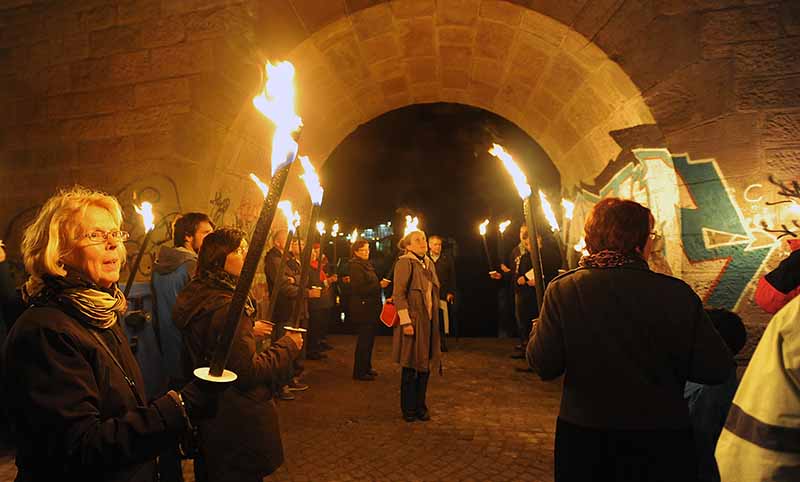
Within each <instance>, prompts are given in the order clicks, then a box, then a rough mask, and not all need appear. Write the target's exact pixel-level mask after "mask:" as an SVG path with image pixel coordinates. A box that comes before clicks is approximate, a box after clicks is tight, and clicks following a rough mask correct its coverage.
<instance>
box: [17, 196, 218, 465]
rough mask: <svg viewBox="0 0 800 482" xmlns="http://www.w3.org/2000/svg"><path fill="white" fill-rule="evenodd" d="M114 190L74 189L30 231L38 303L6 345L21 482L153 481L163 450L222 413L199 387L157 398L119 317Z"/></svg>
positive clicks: (52, 203)
mask: <svg viewBox="0 0 800 482" xmlns="http://www.w3.org/2000/svg"><path fill="white" fill-rule="evenodd" d="M121 225H122V210H121V209H120V205H119V203H118V202H117V200H116V199H115V198H113V197H111V196H109V195H107V194H104V193H101V192H97V191H92V190H89V189H85V188H81V187H75V188H72V189H69V190H65V191H61V192H59V193H58V194H56V195H55V196H53V197H52V198H50V199H49V200H48V201H47V202H46V203H45V204H44V206H43V207H42V209H41V210H40V211H39V214H38V216H37V217H36V220H35V221H34V222H33V224H31V225H30V226H29V227H28V228H27V229H26V231H25V234H24V237H23V241H22V255H23V259H24V261H25V268H26V270H27V272H28V273H29V274H30V278H29V279H28V281H27V283H26V284H25V287H24V295H25V298H26V301H27V303H28V304H29V308H28V309H27V310H26V311H25V312H24V313H23V314H22V316H21V317H20V318H19V319H18V320H17V322H16V323H15V324H14V327H13V328H12V329H11V332H10V333H9V335H8V340H7V343H6V346H5V352H4V360H3V361H4V363H3V366H4V369H5V371H4V384H5V396H6V398H7V405H8V406H9V407H10V408H9V410H10V419H11V424H12V427H13V430H14V432H15V439H16V440H17V453H16V464H17V469H18V475H17V480H18V481H52V480H57V479H61V478H63V477H65V476H66V477H68V478H71V479H73V480H81V481H101V480H102V481H122V480H124V481H152V480H155V477H156V475H157V474H156V471H157V467H156V457H157V455H158V454H159V453H160V452H161V451H163V450H164V449H165V447H167V446H170V445H174V444H175V443H177V441H178V440H179V439H180V438H182V437H184V436H185V435H186V434H187V433H188V429H189V428H190V427H191V423H190V419H198V418H203V417H206V416H210V415H212V414H213V411H214V407H215V406H216V398H217V394H216V393H214V391H212V390H203V389H202V387H201V386H199V385H197V384H196V383H197V382H193V383H190V384H189V385H187V386H186V387H185V388H184V389H183V390H181V392H180V393H179V392H176V391H170V392H169V393H167V394H166V395H164V396H162V397H160V398H158V399H156V400H153V401H148V400H146V398H145V392H144V383H143V381H142V374H141V372H140V370H139V366H138V364H137V363H136V359H135V358H134V356H133V353H132V352H131V349H130V347H129V346H128V341H127V338H126V337H125V333H124V332H123V330H122V327H121V326H120V318H121V317H122V315H123V313H124V312H125V309H126V301H125V297H124V296H123V295H122V292H121V291H120V290H119V288H118V287H117V281H118V280H119V275H120V269H121V267H122V265H123V263H124V261H125V245H124V244H123V243H124V241H125V240H126V239H128V233H126V232H125V231H122V230H121Z"/></svg>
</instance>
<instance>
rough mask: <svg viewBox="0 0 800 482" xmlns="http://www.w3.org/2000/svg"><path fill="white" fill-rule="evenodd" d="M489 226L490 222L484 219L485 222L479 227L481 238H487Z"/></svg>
mask: <svg viewBox="0 0 800 482" xmlns="http://www.w3.org/2000/svg"><path fill="white" fill-rule="evenodd" d="M488 225H489V220H488V219H484V220H483V222H482V223H481V224H480V226H478V231H479V232H480V233H481V236H486V226H488Z"/></svg>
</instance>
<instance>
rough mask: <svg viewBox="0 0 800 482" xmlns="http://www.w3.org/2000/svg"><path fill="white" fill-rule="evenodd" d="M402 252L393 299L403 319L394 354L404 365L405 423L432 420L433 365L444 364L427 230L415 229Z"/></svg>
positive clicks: (436, 283) (395, 337)
mask: <svg viewBox="0 0 800 482" xmlns="http://www.w3.org/2000/svg"><path fill="white" fill-rule="evenodd" d="M399 248H400V250H401V251H403V253H404V254H403V255H401V256H400V257H399V258H398V259H397V262H396V263H395V265H394V290H393V291H392V299H393V301H394V305H395V306H396V307H397V314H398V316H399V317H400V322H399V323H397V324H396V325H395V326H394V334H393V338H392V355H393V357H394V360H395V361H396V362H397V363H399V364H400V365H401V366H402V367H403V370H402V378H401V381H400V408H401V410H402V412H403V418H404V419H405V421H406V422H413V421H415V420H421V421H423V422H425V421H428V420H430V418H431V417H430V414H429V413H428V405H427V402H426V400H425V398H426V394H427V391H428V378H429V376H430V372H431V368H433V367H436V366H441V356H442V352H441V339H440V336H441V331H440V329H439V323H440V322H439V309H438V306H439V278H438V277H437V276H436V266H435V265H434V264H433V260H431V258H429V257H428V256H427V254H426V253H427V251H428V244H427V241H426V240H425V233H423V232H422V231H412V232H411V233H408V234H407V235H406V236H404V237H403V239H401V240H400V243H399Z"/></svg>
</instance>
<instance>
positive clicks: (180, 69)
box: [150, 40, 215, 78]
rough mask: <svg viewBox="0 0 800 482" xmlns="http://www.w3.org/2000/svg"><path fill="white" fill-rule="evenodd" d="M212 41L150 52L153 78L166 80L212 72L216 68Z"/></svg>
mask: <svg viewBox="0 0 800 482" xmlns="http://www.w3.org/2000/svg"><path fill="white" fill-rule="evenodd" d="M213 45H214V44H213V43H212V41H211V40H201V41H198V42H184V43H182V44H180V45H176V46H172V47H162V48H157V49H152V50H150V64H151V76H152V77H151V78H166V77H175V76H179V75H186V74H195V73H199V72H206V71H210V70H212V69H213V68H214V66H215V64H214V54H213Z"/></svg>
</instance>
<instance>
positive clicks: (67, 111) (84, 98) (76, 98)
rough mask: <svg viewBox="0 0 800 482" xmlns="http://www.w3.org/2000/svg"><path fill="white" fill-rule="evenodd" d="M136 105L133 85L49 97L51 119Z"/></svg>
mask: <svg viewBox="0 0 800 482" xmlns="http://www.w3.org/2000/svg"><path fill="white" fill-rule="evenodd" d="M133 107H134V94H133V87H116V88H112V89H104V90H95V91H92V92H84V93H78V94H68V95H62V96H54V97H49V98H48V99H47V114H48V117H49V118H50V119H68V118H72V117H83V116H87V115H95V114H108V113H112V112H118V111H121V110H129V109H132V108H133Z"/></svg>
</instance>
